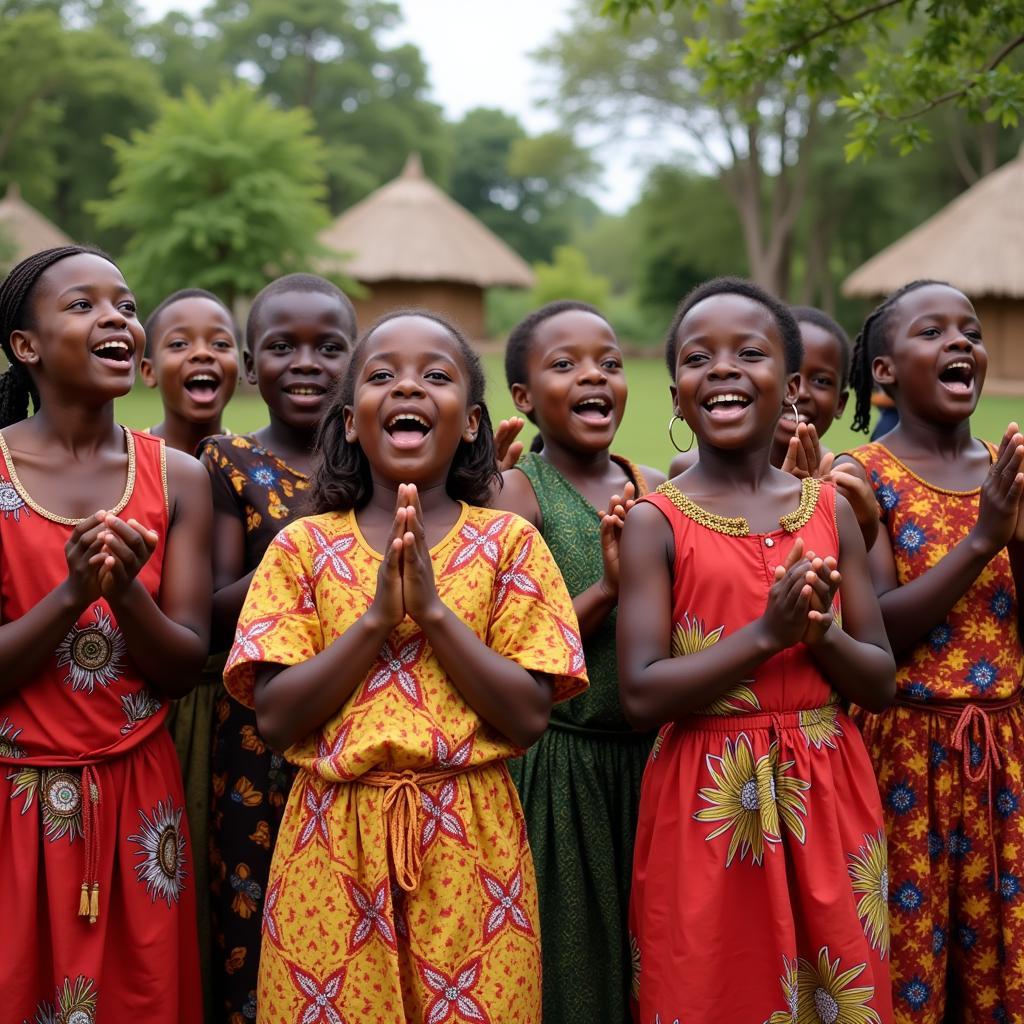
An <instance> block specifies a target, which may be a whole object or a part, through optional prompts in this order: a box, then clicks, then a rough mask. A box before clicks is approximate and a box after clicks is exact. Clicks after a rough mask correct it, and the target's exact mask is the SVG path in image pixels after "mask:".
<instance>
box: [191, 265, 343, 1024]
mask: <svg viewBox="0 0 1024 1024" xmlns="http://www.w3.org/2000/svg"><path fill="white" fill-rule="evenodd" d="M355 331H356V319H355V311H354V310H353V309H352V304H351V303H350V302H349V300H348V299H347V298H346V296H345V295H344V294H343V293H342V292H341V291H339V289H338V288H337V287H336V286H335V285H333V284H331V283H330V281H326V280H324V278H322V277H315V276H314V275H312V274H291V275H289V276H287V277H282V278H279V279H278V280H276V281H273V282H271V284H269V285H267V287H266V288H264V289H263V291H261V292H260V293H259V294H258V295H257V296H256V298H255V300H254V301H253V304H252V309H251V310H250V312H249V319H248V322H247V323H246V328H245V339H246V349H245V353H244V358H245V369H246V375H247V376H248V378H249V382H250V383H252V384H256V385H257V386H258V387H259V392H260V397H261V398H262V399H263V401H264V402H266V404H267V408H268V410H269V412H270V423H269V424H268V425H267V426H266V427H263V428H262V429H261V430H258V431H256V433H254V434H241V435H238V436H228V437H214V438H211V439H210V440H209V441H207V442H206V444H205V445H204V446H203V449H202V461H203V463H204V465H205V466H206V468H207V469H208V470H209V473H210V480H211V483H212V484H213V505H214V586H215V587H216V593H215V594H214V598H213V630H214V644H213V648H214V650H215V651H224V650H226V648H228V647H229V646H230V643H231V637H232V636H233V635H234V631H235V623H236V621H237V619H238V613H239V611H240V610H241V607H242V602H243V600H244V599H245V594H246V591H247V590H248V588H249V582H250V580H251V579H252V574H253V571H254V570H255V568H256V566H257V565H259V563H260V559H261V558H262V557H263V554H264V552H265V551H266V550H267V546H268V545H269V544H270V542H271V541H272V540H273V539H274V537H275V535H276V534H277V531H278V530H280V529H281V527H283V526H285V525H286V524H287V523H289V522H291V520H292V519H294V518H295V517H296V515H297V514H298V507H299V505H300V503H301V502H302V501H303V500H304V498H305V497H306V495H307V493H308V491H309V469H310V453H311V451H312V448H313V441H314V439H315V435H316V428H317V424H318V423H319V422H320V417H321V415H322V414H323V411H324V410H325V409H326V408H327V402H328V397H327V396H328V392H329V390H330V388H331V387H332V385H333V384H334V383H335V381H337V379H338V378H339V377H340V375H341V374H342V373H343V372H344V370H345V367H346V366H347V365H348V360H349V356H350V354H351V351H352V345H353V343H354V341H355ZM213 732H214V738H213V749H212V754H211V757H212V765H211V771H212V779H213V790H212V796H211V810H212V814H211V821H210V858H211V874H212V895H211V898H212V916H213V930H214V941H215V950H214V957H215V962H214V964H213V987H214V1005H215V1006H216V1008H217V1011H218V1014H219V1018H218V1019H223V1020H229V1021H231V1022H232V1024H234V1022H235V1021H236V1020H237V1021H238V1022H239V1024H241V1022H242V1021H245V1020H252V1019H253V1018H254V1017H255V1015H256V979H257V976H258V973H259V951H260V922H261V919H262V912H263V901H264V897H265V893H266V886H267V875H268V874H269V872H270V855H271V851H272V849H273V846H274V837H275V836H276V835H277V828H278V825H279V824H280V821H281V814H282V812H283V811H284V805H285V801H286V800H287V799H288V789H289V787H290V786H291V776H292V773H291V769H290V767H289V766H288V765H287V764H286V763H285V762H284V760H283V759H282V757H281V756H280V755H279V754H276V753H274V752H273V751H270V750H268V749H267V747H266V745H265V744H264V742H263V740H262V739H261V738H260V735H259V733H258V731H257V729H256V718H255V716H254V715H253V713H252V710H251V709H250V708H246V707H243V706H242V705H241V704H239V703H238V702H237V701H234V700H231V698H230V697H229V696H228V694H227V692H226V691H225V690H224V689H223V688H219V690H218V692H217V697H216V704H215V713H214V724H213Z"/></svg>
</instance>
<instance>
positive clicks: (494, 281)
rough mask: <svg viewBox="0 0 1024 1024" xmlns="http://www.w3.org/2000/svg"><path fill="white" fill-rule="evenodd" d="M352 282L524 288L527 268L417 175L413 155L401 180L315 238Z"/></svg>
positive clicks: (420, 170)
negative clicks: (336, 257)
mask: <svg viewBox="0 0 1024 1024" xmlns="http://www.w3.org/2000/svg"><path fill="white" fill-rule="evenodd" d="M320 241H321V242H322V243H323V244H324V245H325V246H327V248H329V249H332V250H333V251H334V252H338V253H342V254H343V256H342V259H341V260H340V261H339V263H338V267H339V269H341V270H342V271H343V272H344V273H346V274H349V275H350V276H352V277H353V278H355V279H356V280H357V281H365V282H367V283H368V284H373V283H374V282H376V281H449V282H456V283H459V284H473V285H478V286H479V287H481V288H490V287H493V286H495V285H506V286H510V287H519V288H529V287H532V285H533V272H532V271H531V270H530V268H529V266H528V265H527V264H526V263H525V262H524V261H523V260H522V259H521V258H520V257H519V256H518V255H516V253H515V252H513V251H512V249H510V248H509V247H508V246H507V245H506V244H505V243H504V242H503V241H502V240H501V239H500V238H498V236H497V235H495V234H494V233H493V232H491V231H490V230H489V229H488V228H486V227H484V225H483V224H481V223H480V221H478V220H477V219H476V217H474V216H473V215H472V214H471V213H470V212H469V211H468V210H466V209H464V208H463V207H461V206H459V204H458V203H456V202H455V201H454V200H453V199H451V198H449V197H448V196H447V195H445V193H444V192H442V191H441V189H439V188H438V187H437V186H436V185H435V184H434V183H433V182H432V181H429V180H428V179H427V178H425V177H424V175H423V168H422V166H421V165H420V158H419V156H418V154H416V153H413V154H412V155H411V156H410V157H409V159H408V160H407V161H406V164H405V169H404V170H403V171H402V174H401V176H400V177H398V178H396V179H395V180H394V181H392V182H389V183H388V184H387V185H383V186H382V187H381V188H379V189H377V191H376V192H373V193H372V194H371V195H369V196H367V197H366V198H365V199H364V200H363V201H362V202H360V203H356V205H355V206H353V207H352V208H351V209H349V210H346V211H345V212H344V213H343V214H342V215H341V216H340V217H339V218H338V219H337V220H336V221H335V222H334V223H333V224H332V225H331V226H330V227H329V228H326V229H325V230H324V231H323V232H322V233H321V235H320Z"/></svg>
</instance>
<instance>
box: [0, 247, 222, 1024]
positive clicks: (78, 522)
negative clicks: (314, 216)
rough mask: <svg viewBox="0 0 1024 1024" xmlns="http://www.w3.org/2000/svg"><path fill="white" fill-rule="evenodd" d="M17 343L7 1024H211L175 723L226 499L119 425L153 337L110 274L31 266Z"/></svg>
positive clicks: (11, 381)
mask: <svg viewBox="0 0 1024 1024" xmlns="http://www.w3.org/2000/svg"><path fill="white" fill-rule="evenodd" d="M0 339H2V343H3V349H4V352H5V353H6V355H7V357H8V360H9V361H10V364H11V365H10V369H8V370H7V372H6V373H5V374H3V376H2V377H0V427H3V428H4V431H3V434H0V454H2V464H0V511H2V515H0V565H2V566H3V573H2V575H0V610H2V621H3V624H2V625H0V680H2V683H0V761H2V762H3V763H4V764H5V765H6V770H5V771H4V772H3V773H2V774H0V905H2V906H3V908H4V914H5V920H7V922H8V930H7V938H6V939H5V940H2V942H0V948H2V951H3V955H2V956H0V992H2V993H3V1014H2V1016H3V1018H4V1020H10V1021H22V1020H33V1021H44V1020H46V1021H49V1020H60V1021H66V1022H68V1024H71V1022H72V1021H74V1022H78V1021H82V1022H86V1021H93V1020H106V1021H125V1020H140V1021H141V1020H146V1021H157V1022H164V1024H178V1022H180V1021H184V1020H189V1021H192V1020H199V1019H200V1014H201V1012H202V1011H201V1008H200V1007H201V1004H200V994H199V971H198V961H197V958H196V921H195V909H194V897H193V864H192V852H191V850H190V849H189V842H188V829H187V825H186V822H185V821H184V820H183V811H184V806H183V805H184V796H183V794H182V788H181V775H180V771H179V768H178V761H177V758H176V757H175V754H174V746H173V744H172V743H171V738H170V736H169V735H168V734H167V730H166V729H165V728H164V720H165V718H166V714H167V711H166V708H167V701H168V700H169V699H173V698H175V697H180V696H181V695H182V694H183V693H185V692H187V689H188V687H189V686H190V685H191V682H192V680H193V679H194V678H195V676H196V675H197V674H198V672H199V670H200V668H201V667H202V664H203V659H204V657H205V656H206V649H207V642H208V622H209V608H210V589H211V586H210V584H211V581H210V569H209V534H210V490H209V484H208V483H207V480H206V474H205V473H203V471H202V469H201V467H200V466H199V465H198V464H197V463H196V462H195V461H194V460H192V459H190V458H187V457H186V456H183V455H181V453H179V452H174V451H167V450H166V448H165V446H164V442H163V441H162V440H160V439H159V438H155V437H152V436H150V435H147V434H141V433H135V432H133V431H129V430H126V429H125V428H123V427H121V426H118V424H116V423H115V422H114V399H116V398H118V397H120V396H121V395H125V394H127V393H128V391H129V390H130V389H131V386H132V382H133V380H134V377H135V371H136V367H137V362H138V359H139V357H140V356H141V353H142V346H143V340H144V339H143V332H142V326H141V324H140V323H139V321H138V319H137V317H136V315H135V301H134V299H133V298H132V294H131V292H130V291H129V290H128V286H127V285H126V284H125V282H124V279H123V278H122V276H121V273H120V271H119V270H118V269H117V267H116V266H115V265H114V264H113V263H112V262H111V261H110V259H109V258H108V257H106V256H104V255H103V254H102V253H99V252H95V251H93V250H89V249H85V248H81V247H79V246H67V247H63V248H59V249H48V250H46V251H44V252H41V253H37V254H36V255H34V256H30V257H29V258H28V259H26V260H23V261H22V262H21V263H19V264H18V265H17V266H16V267H15V268H14V269H13V270H12V271H11V272H10V274H8V276H7V277H6V278H5V279H4V281H3V283H2V285H0ZM30 395H31V397H32V399H33V404H34V406H35V409H36V412H35V414H34V415H33V416H31V417H28V418H26V417H27V415H28V398H29V396H30ZM97 508H99V509H101V511H96V509H97ZM107 510H109V511H107Z"/></svg>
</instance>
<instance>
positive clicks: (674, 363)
mask: <svg viewBox="0 0 1024 1024" xmlns="http://www.w3.org/2000/svg"><path fill="white" fill-rule="evenodd" d="M667 356H668V363H669V365H670V366H671V367H673V368H674V372H675V383H674V385H673V387H672V396H673V400H674V402H675V411H676V413H677V414H678V415H679V416H681V417H682V418H684V419H685V420H686V422H687V423H688V424H689V425H690V427H691V429H692V430H693V432H694V434H695V435H696V437H697V443H698V445H699V447H700V458H699V460H698V462H697V463H696V465H695V466H694V467H693V468H692V469H690V470H688V471H687V472H686V473H684V474H683V475H682V476H680V477H677V478H676V479H675V480H673V481H671V482H670V483H668V484H665V485H663V486H662V487H660V488H659V489H658V492H657V493H656V494H654V495H651V496H649V497H647V498H645V499H643V500H642V501H640V502H638V504H637V505H636V506H635V507H634V508H633V510H632V511H631V512H630V513H629V515H628V517H627V519H626V525H625V529H624V531H623V537H622V545H621V548H622V550H621V581H620V596H619V620H618V633H619V646H618V649H619V673H620V679H621V685H622V703H623V708H624V710H625V712H626V714H627V716H628V717H629V718H630V719H631V720H632V721H633V723H634V725H636V726H637V727H638V728H651V727H652V726H655V725H658V724H661V723H668V724H665V725H664V726H663V727H662V729H661V732H660V734H659V737H658V740H656V741H655V747H654V751H653V752H652V754H651V759H650V761H649V763H648V767H647V772H646V774H645V776H644V783H643V790H642V793H641V798H640V822H639V827H638V831H637V841H636V853H635V857H634V863H633V892H632V906H631V910H630V923H631V931H632V934H633V936H634V937H635V946H634V951H633V952H634V965H635V968H636V970H637V984H638V990H637V991H638V1008H639V1020H640V1021H642V1022H644V1024H652V1022H654V1021H657V1020H661V1021H672V1020H677V1019H678V1020H680V1021H712V1020H713V1021H716V1022H723V1024H732V1022H736V1024H740V1022H744V1024H749V1022H750V1021H771V1022H773V1024H774V1022H779V1024H781V1022H788V1021H794V1020H799V1021H819V1020H820V1021H830V1022H839V1021H842V1022H843V1024H888V1022H889V1021H890V1020H891V1004H890V994H889V972H888V946H889V933H888V918H887V913H886V898H887V875H886V868H885V836H884V834H883V832H882V812H881V806H880V804H879V800H878V794H877V791H876V789H875V786H874V782H873V779H872V775H871V765H870V762H869V761H868V758H867V753H866V751H865V750H864V745H863V743H862V742H861V739H860V737H859V735H858V734H857V731H856V729H854V728H853V726H852V725H851V723H850V721H849V719H848V718H847V717H846V715H845V714H844V713H843V711H842V710H841V708H840V701H841V700H843V699H845V700H855V701H857V702H858V703H859V704H862V705H864V706H867V707H871V708H874V709H881V708H882V707H884V706H885V705H886V703H887V702H888V701H889V700H890V699H891V697H892V692H893V676H894V665H893V659H892V655H891V654H890V652H889V647H888V643H887V641H886V638H885V631H884V628H883V626H882V621H881V616H880V614H879V611H878V603H877V601H876V600H875V597H874V594H873V592H872V589H871V585H870V580H869V578H868V574H867V566H866V562H865V553H864V542H863V540H862V538H861V534H860V530H859V529H858V527H857V522H856V519H855V518H854V515H853V512H852V510H851V509H850V506H849V505H848V503H847V502H846V501H845V499H843V498H842V497H841V496H840V495H837V493H836V490H835V488H834V487H833V486H831V485H830V484H827V483H822V482H821V481H819V480H816V479H813V478H810V477H808V478H805V479H804V480H802V481H798V480H796V479H795V478H794V477H793V476H792V475H790V474H788V473H783V472H782V471H781V470H778V469H775V468H773V467H772V465H771V463H770V460H769V455H770V452H771V446H772V442H773V438H774V436H775V431H776V427H777V425H778V419H779V416H780V414H781V412H782V408H783V402H784V401H786V402H792V401H793V400H794V399H795V398H796V397H797V393H798V375H797V372H796V371H797V370H798V368H799V367H800V363H801V345H800V334H799V331H798V328H797V325H796V323H795V322H794V320H793V318H792V316H791V315H790V313H789V311H788V310H787V309H786V307H785V306H783V305H782V304H781V303H779V302H778V301H777V300H775V299H773V298H772V297H771V296H769V295H767V294H766V293H765V292H763V291H762V290H761V289H760V288H758V287H756V286H755V285H752V284H750V283H749V282H746V281H740V280H736V279H728V278H727V279H720V280H717V281H712V282H710V283H708V284H704V285H702V286H700V287H699V288H697V289H696V290H695V291H694V292H692V293H691V294H690V296H689V297H688V298H687V299H685V300H684V302H683V303H682V305H681V306H680V308H679V311H678V312H677V314H676V317H675V320H674V321H673V323H672V326H671V328H670V330H669V335H668V344H667ZM684 492H685V493H684ZM840 551H841V552H842V563H843V571H842V575H840V573H839V570H838V568H837V561H838V556H839V553H840ZM840 601H841V604H842V622H843V624H842V627H840V626H839V625H837V623H836V622H835V621H834V618H836V617H838V614H839V605H840Z"/></svg>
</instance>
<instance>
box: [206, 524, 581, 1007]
mask: <svg viewBox="0 0 1024 1024" xmlns="http://www.w3.org/2000/svg"><path fill="white" fill-rule="evenodd" d="M430 555H431V561H432V563H433V566H434V575H435V578H436V584H437V589H438V593H439V594H440V597H441V600H442V601H444V603H445V604H446V605H447V606H448V607H449V608H450V609H452V611H453V612H455V614H456V615H458V616H459V618H460V619H461V620H462V621H463V622H465V623H466V625H467V626H468V627H469V628H470V629H471V630H473V632H474V633H475V634H476V635H477V636H478V637H480V639H481V640H483V641H484V642H485V643H487V644H488V645H489V646H490V647H492V648H493V649H494V650H496V651H498V652H499V653H500V654H502V655H503V656H505V657H507V658H510V659H512V660H513V661H515V662H517V663H518V664H519V665H522V666H523V667H524V668H526V669H528V670H529V671H532V672H540V673H545V674H548V675H550V676H551V677H552V680H553V683H554V687H555V697H556V699H559V700H561V699H565V698H567V697H570V696H573V695H574V694H576V693H578V692H580V691H581V690H582V689H583V688H584V686H585V680H586V674H585V668H584V662H583V654H582V648H581V645H580V640H579V635H578V633H577V627H576V620H575V616H574V614H573V610H572V604H571V602H570V599H569V595H568V594H567V592H566V589H565V584H564V583H563V582H562V578H561V576H560V575H559V573H558V569H557V567H556V566H555V564H554V561H553V560H552V558H551V555H550V553H549V552H548V550H547V547H546V545H545V544H544V541H543V540H542V539H541V537H540V536H539V535H538V534H537V532H536V531H535V530H534V529H533V528H532V527H531V526H529V525H528V524H527V523H525V522H524V521H523V520H522V519H519V518H518V517H517V516H514V515H512V514H510V513H499V512H494V511H491V510H487V509H479V508H470V507H468V506H462V511H461V514H460V516H459V520H458V522H457V523H456V525H455V526H454V528H453V529H452V530H451V531H450V532H449V534H448V535H447V536H446V537H445V538H444V539H443V540H442V541H441V542H440V543H439V544H437V545H436V546H435V547H433V548H432V549H431V552H430ZM379 566H380V556H379V554H378V553H377V552H375V551H373V550H372V549H371V548H370V547H369V546H368V545H367V543H366V541H365V540H364V538H363V537H362V535H361V533H360V531H359V527H358V524H357V523H356V519H355V516H354V515H353V514H351V513H331V514H327V515H321V516H315V517H312V518H309V519H303V520H299V521H298V522H296V523H294V524H293V525H291V526H289V527H287V528H286V529H285V530H284V531H282V533H281V534H280V535H279V536H278V537H277V539H276V540H275V541H274V543H273V544H272V545H271V546H270V548H269V550H268V552H267V555H266V557H265V558H264V560H263V562H262V564H261V565H260V568H259V569H258V570H257V572H256V575H255V577H254V578H253V583H252V586H251V587H250V589H249V596H248V598H247V599H246V604H245V609H244V611H243V614H242V618H241V620H240V622H239V627H238V636H237V639H236V642H235V645H234V648H233V650H232V654H231V658H230V660H229V662H228V669H227V673H226V681H227V686H228V688H229V690H230V691H231V692H232V693H233V694H234V695H235V696H236V697H238V698H239V699H240V700H242V701H243V702H245V703H246V704H251V702H252V699H253V670H254V666H255V665H257V664H259V663H261V662H269V663H273V664H279V665H285V666H287V665H293V664H296V663H298V662H301V661H304V660H307V659H309V658H311V657H314V656H315V655H316V654H317V653H319V652H320V651H322V650H324V649H325V648H326V647H327V646H328V645H329V644H330V643H332V642H333V641H334V640H335V639H336V638H337V637H339V636H340V635H341V634H342V633H343V632H344V631H345V630H346V629H347V628H349V627H350V626H351V625H352V624H353V623H354V622H355V621H356V620H357V619H358V618H359V617H360V616H361V615H363V614H365V613H366V611H367V610H368V609H369V607H370V606H371V604H372V602H373V597H374V593H375V591H376V583H377V572H378V569H379ZM518 753H521V751H519V750H517V749H516V748H515V747H514V746H513V745H512V744H511V743H510V742H509V741H508V740H507V739H506V738H505V737H504V736H503V735H502V734H500V733H499V732H497V731H496V730H495V729H494V728H492V727H491V726H489V725H488V724H487V723H485V722H484V721H482V720H481V719H480V718H479V716H478V715H477V714H476V713H475V712H474V711H473V709H472V708H471V707H470V706H469V705H468V704H467V703H466V701H465V700H464V699H463V697H462V695H461V694H460V693H459V691H458V690H457V689H456V688H455V686H454V684H453V683H452V681H451V680H450V679H449V677H448V676H447V674H446V673H445V671H444V669H443V667H442V665H441V664H440V662H439V661H438V659H437V657H436V656H435V655H434V653H433V652H432V650H431V649H430V647H429V645H428V644H427V642H426V639H425V637H424V635H423V634H422V632H421V631H420V630H419V627H418V626H417V625H416V624H415V623H414V622H413V621H412V620H411V619H408V618H406V619H405V620H404V621H403V622H402V623H401V624H400V625H399V626H398V627H397V628H396V629H395V630H394V631H393V632H392V634H391V636H390V637H389V639H388V641H387V642H386V643H385V645H384V646H383V648H382V649H381V652H380V657H379V659H378V661H377V663H376V664H375V665H374V666H373V667H372V668H371V669H370V671H369V672H368V674H367V676H366V678H365V680H364V681H363V682H362V683H361V684H360V685H359V686H358V687H357V688H356V690H355V692H354V693H353V694H352V695H351V697H350V698H349V699H348V700H347V701H346V702H345V704H344V705H343V706H342V708H341V709H340V710H339V712H338V713H337V714H336V715H335V716H334V717H333V718H331V719H329V720H328V721H327V722H325V723H324V725H323V726H322V727H321V728H320V729H318V730H317V732H316V733H315V734H314V735H312V736H310V737H308V738H307V739H306V740H304V741H302V742H301V743H298V744H296V745H295V746H294V747H292V748H291V749H289V750H288V751H287V756H288V759H289V761H291V762H292V763H294V764H295V765H296V766H298V768H299V773H298V777H297V778H296V781H295V785H294V786H293V788H292V792H291V796H290V797H289V800H288V807H287V809H286V811H285V816H284V821H283V822H282V824H281V830H280V833H279V835H278V840H277V847H276V849H275V852H274V863H273V868H272V870H271V874H270V882H269V888H268V893H267V901H266V909H265V912H264V918H263V952H262V956H261V962H260V985H259V998H258V1007H259V1009H258V1020H259V1021H261V1022H264V1024H278V1022H280V1021H292V1020H296V1021H297V1020H302V1019H304V1018H305V1019H307V1020H316V1019H317V1014H319V1015H320V1018H321V1019H322V1020H326V1021H332V1022H334V1024H337V1022H338V1021H342V1020H343V1021H346V1022H354V1021H360V1022H363V1024H400V1022H405V1021H415V1022H421V1021H422V1022H425V1024H442V1022H445V1021H451V1020H459V1021H473V1022H490V1024H527V1022H529V1024H534V1022H538V1021H539V1020H540V970H541V968H540V941H539V925H538V918H537V891H536V884H535V882H534V873H533V865H532V862H531V860H530V853H529V847H528V846H527V843H526V833H525V827H524V822H523V816H522V811H521V809H520V805H519V800H518V798H517V796H516V793H515V789H514V788H513V786H512V783H511V781H510V779H509V776H508V771H507V770H506V767H505V764H504V762H505V760H506V759H508V758H509V757H513V756H515V755H516V754H518ZM407 801H408V802H407ZM389 808H391V809H389ZM417 861H419V864H418V865H417Z"/></svg>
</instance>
